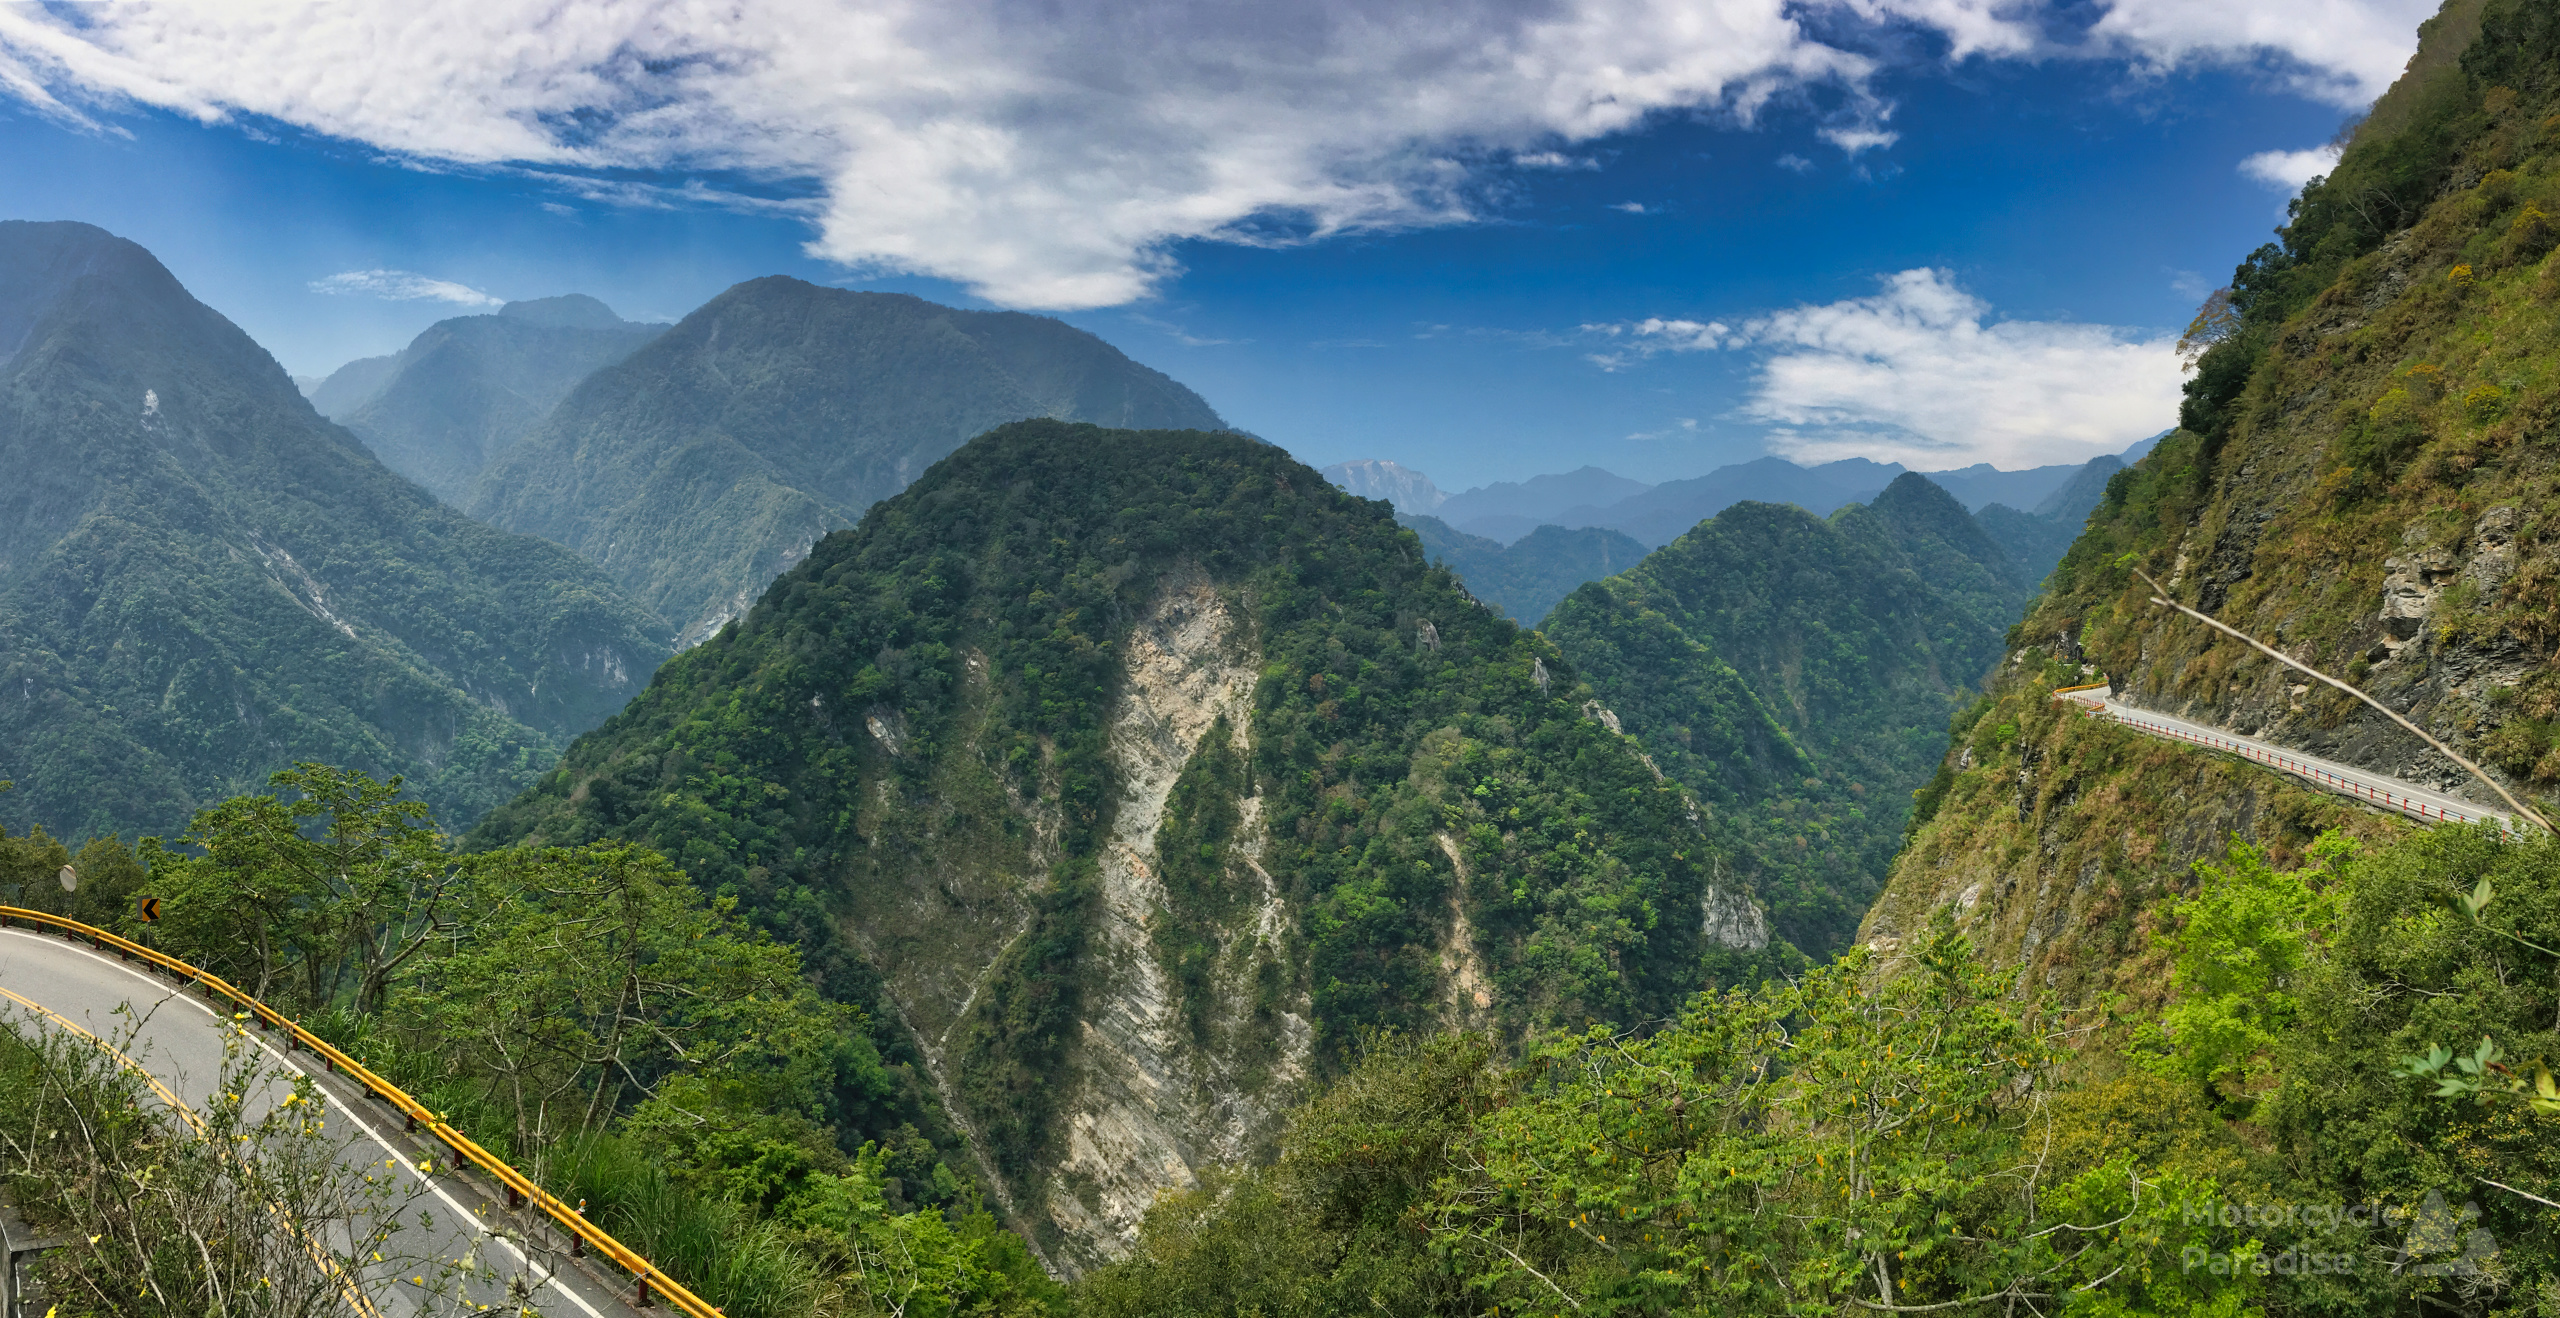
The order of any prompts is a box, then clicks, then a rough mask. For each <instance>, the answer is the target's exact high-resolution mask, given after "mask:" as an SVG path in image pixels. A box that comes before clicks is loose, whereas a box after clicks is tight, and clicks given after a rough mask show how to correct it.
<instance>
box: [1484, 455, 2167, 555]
mask: <svg viewBox="0 0 2560 1318" xmlns="http://www.w3.org/2000/svg"><path fill="white" fill-rule="evenodd" d="M2156 442H2158V441H2157V439H2156V438H2154V439H2147V440H2144V441H2142V442H2141V443H2139V444H2136V445H2134V446H2133V447H2132V448H2129V449H2127V450H2125V452H2124V454H2123V455H2122V460H2123V461H2124V462H2131V461H2133V460H2134V459H2136V458H2138V457H2140V456H2142V454H2143V453H2145V452H2148V451H2149V450H2150V447H2151V445H2152V444H2154V443H2156ZM1904 470H1905V468H1904V467H1903V466H1902V464H1900V463H1898V462H1874V461H1870V460H1868V459H1866V458H1846V459H1842V460H1841V461H1838V462H1826V463H1823V464H1822V465H1820V466H1815V467H1801V466H1798V465H1796V464H1795V463H1792V462H1789V461H1787V460H1786V459H1785V458H1779V457H1766V458H1755V459H1753V460H1751V461H1749V462H1737V463H1734V464H1732V465H1730V466H1724V467H1718V468H1716V469H1715V470H1714V471H1711V472H1708V473H1707V474H1706V475H1704V476H1694V477H1690V478H1689V479H1687V480H1676V481H1666V482H1664V483H1662V484H1660V485H1656V486H1651V487H1647V486H1644V485H1642V484H1640V483H1639V482H1635V481H1627V480H1625V479H1624V478H1623V477H1617V476H1611V475H1610V474H1609V473H1607V472H1605V471H1601V470H1600V469H1599V468H1597V467H1585V468H1583V469H1582V470H1580V471H1577V472H1571V473H1567V474H1565V475H1560V476H1534V477H1531V478H1530V479H1528V480H1526V481H1523V482H1519V483H1517V484H1510V483H1505V484H1499V485H1488V486H1485V487H1484V488H1483V489H1481V490H1469V491H1467V492H1466V493H1464V494H1457V495H1452V496H1450V498H1449V500H1448V502H1447V503H1445V504H1443V505H1442V506H1441V507H1440V509H1439V511H1438V512H1437V513H1435V514H1434V515H1435V516H1437V517H1439V518H1440V520H1442V521H1444V522H1447V523H1449V524H1450V525H1451V526H1453V527H1455V528H1457V529H1458V530H1460V531H1464V532H1466V533H1467V534H1469V535H1475V536H1482V537H1484V538H1486V539H1489V540H1495V541H1500V542H1502V543H1504V544H1508V543H1510V542H1512V541H1514V540H1517V539H1519V538H1520V537H1522V536H1524V535H1527V534H1528V533H1529V532H1531V531H1532V530H1535V529H1536V528H1538V527H1540V526H1548V525H1553V526H1565V527H1576V526H1606V527H1612V528H1614V529H1617V530H1620V531H1624V532H1626V533H1627V534H1628V535H1631V536H1634V537H1635V538H1636V539H1638V540H1641V541H1643V542H1644V543H1645V544H1647V545H1651V546H1655V547H1659V546H1662V545H1666V544H1669V543H1671V541H1673V540H1675V539H1677V538H1679V537H1680V536H1681V535H1683V534H1686V533H1687V532H1688V530H1689V528H1690V527H1693V526H1696V525H1697V524H1698V523H1700V522H1702V521H1705V520H1706V519H1707V518H1710V517H1713V516H1715V515H1716V514H1717V513H1720V512H1722V511H1724V510H1725V509H1726V508H1729V507H1731V506H1733V505H1734V504H1737V503H1741V502H1743V501H1745V500H1757V501H1759V502H1761V503H1791V504H1794V505H1795V506H1797V507H1799V508H1802V509H1804V510H1805V511H1807V512H1810V513H1812V514H1814V515H1815V516H1817V517H1827V516H1829V515H1831V513H1832V512H1833V511H1834V510H1836V509H1838V508H1840V507H1842V506H1843V505H1846V504H1851V503H1859V502H1863V501H1865V500H1868V499H1872V498H1874V497H1875V496H1876V495H1877V494H1879V493H1881V492H1882V491H1883V489H1884V487H1885V486H1886V485H1888V484H1890V483H1891V482H1892V481H1893V479H1894V478H1895V477H1897V476H1899V475H1901V474H1902V473H1903V471H1904ZM2085 470H2086V469H2085V467H2084V466H2083V465H2081V464H2077V463H2057V464H2054V465H2051V466H2044V467H2030V468H2027V469H2026V470H2023V471H2002V470H2000V469H1998V468H1996V467H1993V466H1992V465H1991V464H1989V463H1985V462H1978V463H1975V464H1974V465H1972V466H1970V467H1962V468H1958V469H1956V470H1953V471H1928V472H1922V473H1920V474H1921V475H1923V476H1926V477H1928V478H1929V482H1930V483H1931V484H1933V485H1935V486H1937V487H1938V488H1940V489H1942V490H1944V491H1946V492H1947V493H1948V494H1949V495H1951V496H1953V497H1954V498H1955V500H1956V501H1957V502H1958V503H1960V504H1962V505H1964V507H1965V509H1966V511H1968V512H1980V511H1982V510H1983V509H1985V508H1988V507H1990V506H1992V505H1994V504H2005V505H2007V506H2008V507H2009V509H2010V510H2011V511H2012V512H2015V511H2016V510H2018V509H2021V508H2038V509H2040V510H2041V508H2042V505H2043V504H2045V503H2046V502H2047V501H2048V500H2051V499H2055V498H2059V497H2060V494H2059V491H2060V490H2061V489H2062V487H2063V486H2064V485H2065V484H2067V483H2069V482H2071V481H2072V480H2074V479H2075V478H2078V477H2080V476H2081V475H2082V473H2083V472H2084V471H2085ZM1609 482H1621V483H1622V484H1623V485H1624V486H1627V487H1631V489H1630V492H1629V493H1626V494H1622V495H1617V496H1614V497H1613V498H1610V497H1595V498H1572V499H1570V500H1568V499H1566V498H1565V497H1564V496H1565V493H1566V492H1567V491H1573V490H1601V491H1605V490H1606V489H1607V488H1609V485H1608V483H1609ZM2104 486H2105V479H2104V478H2103V477H2100V478H2099V488H2100V489H2101V490H2102V489H2103V488H2104ZM2073 497H2074V498H2077V497H2079V496H2073ZM2066 502H2068V500H2066ZM2096 506H2097V494H2096V493H2095V492H2092V493H2090V494H2089V495H2088V496H2087V498H2086V501H2085V506H2084V507H2083V509H2082V511H2081V513H2080V514H2078V515H2079V516H2084V517H2085V516H2086V515H2087V508H2093V507H2096ZM2020 515H2021V516H2025V515H2027V514H2020Z"/></svg>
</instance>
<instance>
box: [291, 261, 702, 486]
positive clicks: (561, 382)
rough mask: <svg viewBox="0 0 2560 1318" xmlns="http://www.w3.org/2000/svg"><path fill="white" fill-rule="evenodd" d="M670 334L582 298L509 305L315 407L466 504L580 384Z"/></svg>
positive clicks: (460, 319)
mask: <svg viewBox="0 0 2560 1318" xmlns="http://www.w3.org/2000/svg"><path fill="white" fill-rule="evenodd" d="M666 328H667V327H666V326H664V325H638V324H633V323H632V322H630V321H627V320H624V319H623V318H622V317H620V316H617V315H615V314H613V309H612V308H611V307H608V306H606V305H605V304H604V303H602V302H599V301H597V300H595V299H594V298H591V297H586V296H584V295H581V294H575V293H572V294H569V295H567V296H565V297H546V298H538V299H535V300H533V301H530V302H510V303H508V304H507V305H505V306H504V307H501V308H499V309H498V313H497V314H496V315H493V316H456V317H454V318H453V319H451V320H443V321H438V322H436V323H435V324H433V325H430V326H428V327H427V330H426V332H425V333H423V334H420V335H419V336H418V337H417V338H416V339H415V340H413V341H411V343H410V344H409V346H408V347H407V348H406V349H404V350H402V351H401V352H400V354H399V355H398V356H395V357H370V358H366V359H364V360H362V361H356V362H350V363H348V364H347V365H345V366H343V367H340V368H339V369H338V370H337V371H336V372H335V373H333V374H332V375H331V376H330V377H329V379H328V380H326V381H324V382H323V383H322V384H321V386H320V387H319V388H318V389H317V390H315V391H313V393H312V401H313V403H314V405H315V406H318V407H319V409H320V412H321V414H322V415H323V416H326V417H328V418H329V419H331V420H333V421H336V422H338V423H339V424H341V425H344V426H345V427H346V428H347V429H349V430H352V431H354V432H356V437H357V438H358V439H361V440H363V441H364V442H365V447H367V448H370V449H372V450H373V452H374V456H376V457H378V458H381V459H382V461H383V465H385V466H387V467H389V468H391V469H392V470H393V471H396V472H399V473H400V474H401V475H403V476H406V477H408V478H409V479H411V480H414V481H416V482H417V483H419V484H420V485H424V486H426V487H427V488H428V489H430V490H433V491H434V492H435V494H436V497H438V498H441V499H443V500H444V501H445V502H447V503H453V504H459V503H461V502H462V500H463V499H464V498H465V497H466V496H468V494H469V493H470V490H471V482H472V480H473V478H475V477H477V476H478V475H479V474H480V469H481V468H482V467H485V466H487V465H488V462H489V459H490V458H491V457H494V456H496V454H497V453H498V452H499V451H500V450H502V449H504V448H506V447H507V446H508V445H510V444H513V443H515V442H516V441H517V440H519V439H522V438H523V437H524V434H525V432H526V431H528V430H531V429H533V427H534V425H535V424H536V423H537V422H539V421H541V420H542V418H543V417H545V416H547V415H549V414H550V412H551V409H552V407H553V406H554V405H555V404H557V403H558V402H559V401H560V400H561V399H562V398H565V397H567V396H568V393H569V391H570V390H571V389H573V388H575V387H577V383H578V382H579V381H580V380H583V379H585V378H587V377H588V376H589V375H591V374H594V373H595V371H596V369H597V368H598V367H602V366H610V365H612V364H613V363H615V362H618V361H621V360H622V359H623V358H625V357H628V356H630V355H631V353H632V350H634V349H636V348H638V347H639V346H640V345H641V344H644V343H647V342H648V341H649V340H651V339H654V338H656V337H657V336H658V335H659V334H661V333H663V332H665V330H666ZM342 378H343V379H344V381H345V382H344V383H343V384H341V379H342Z"/></svg>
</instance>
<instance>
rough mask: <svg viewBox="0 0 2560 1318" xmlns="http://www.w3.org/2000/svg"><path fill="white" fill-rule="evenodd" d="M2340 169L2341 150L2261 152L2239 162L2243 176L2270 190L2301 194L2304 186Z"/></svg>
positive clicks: (2325, 147)
mask: <svg viewBox="0 0 2560 1318" xmlns="http://www.w3.org/2000/svg"><path fill="white" fill-rule="evenodd" d="M2337 167H2338V148H2336V147H2334V146H2316V147H2313V148H2311V149H2310V150H2308V151H2261V152H2259V153H2258V154H2256V155H2254V156H2251V157H2249V158H2248V159H2246V160H2243V161H2241V162H2240V172H2241V173H2243V174H2246V175H2248V176H2249V177H2251V178H2253V179H2256V180H2257V181H2259V182H2260V183H2264V184H2266V185H2267V186H2268V187H2271V188H2278V189H2281V190H2283V191H2285V192H2300V191H2302V185H2303V184H2305V183H2308V182H2310V181H2311V180H2313V179H2315V178H2320V177H2322V176H2324V175H2326V174H2327V173H2328V172H2329V171H2330V170H2333V169H2336V168H2337Z"/></svg>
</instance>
